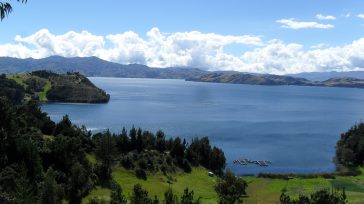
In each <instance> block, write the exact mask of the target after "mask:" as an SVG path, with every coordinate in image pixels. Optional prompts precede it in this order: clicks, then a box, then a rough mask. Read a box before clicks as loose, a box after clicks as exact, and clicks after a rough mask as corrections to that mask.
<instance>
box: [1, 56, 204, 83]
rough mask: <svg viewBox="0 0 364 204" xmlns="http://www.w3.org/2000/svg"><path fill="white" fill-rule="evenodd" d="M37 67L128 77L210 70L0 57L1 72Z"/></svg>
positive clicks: (177, 75) (180, 75)
mask: <svg viewBox="0 0 364 204" xmlns="http://www.w3.org/2000/svg"><path fill="white" fill-rule="evenodd" d="M37 70H48V71H52V72H56V73H66V72H79V73H81V74H83V75H86V76H88V77H93V76H98V77H124V78H159V79H186V78H191V77H196V76H202V75H204V74H206V73H208V72H207V71H204V70H201V69H197V68H188V67H171V68H163V69H162V68H151V67H148V66H146V65H140V64H129V65H123V64H118V63H114V62H109V61H105V60H102V59H100V58H97V57H73V58H65V57H60V56H51V57H47V58H43V59H33V58H28V59H19V58H11V57H0V73H5V74H14V73H28V72H32V71H37Z"/></svg>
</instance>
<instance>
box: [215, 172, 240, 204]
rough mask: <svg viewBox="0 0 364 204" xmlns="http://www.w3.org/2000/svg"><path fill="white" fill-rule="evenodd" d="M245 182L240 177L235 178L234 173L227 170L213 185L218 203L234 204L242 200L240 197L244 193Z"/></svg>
mask: <svg viewBox="0 0 364 204" xmlns="http://www.w3.org/2000/svg"><path fill="white" fill-rule="evenodd" d="M246 187H247V183H246V182H245V181H244V180H243V179H240V178H237V177H236V176H235V175H234V173H232V172H231V171H229V170H228V171H227V172H226V173H225V176H224V178H223V179H220V180H219V181H218V183H217V185H216V186H215V190H216V192H217V194H218V196H219V203H220V204H234V203H237V202H242V197H243V195H245V194H246V193H245V189H246Z"/></svg>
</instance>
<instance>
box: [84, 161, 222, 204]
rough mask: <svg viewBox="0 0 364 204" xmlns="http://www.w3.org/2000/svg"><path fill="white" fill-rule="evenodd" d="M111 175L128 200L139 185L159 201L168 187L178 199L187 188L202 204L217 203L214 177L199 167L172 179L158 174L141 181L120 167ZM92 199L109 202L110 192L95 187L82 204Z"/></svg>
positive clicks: (175, 175)
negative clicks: (199, 198)
mask: <svg viewBox="0 0 364 204" xmlns="http://www.w3.org/2000/svg"><path fill="white" fill-rule="evenodd" d="M112 175H113V178H114V179H115V180H116V182H117V183H119V184H120V186H121V187H122V189H123V193H124V194H125V196H126V197H127V198H128V199H129V198H130V196H131V194H132V190H133V186H134V185H135V184H137V183H139V184H141V185H142V186H143V188H145V189H146V190H148V192H149V195H150V196H152V197H154V196H155V195H156V196H158V198H159V199H163V198H164V192H165V191H166V190H167V189H168V188H169V187H171V188H172V190H173V191H174V192H175V193H176V194H177V195H178V196H179V197H180V196H181V195H182V193H183V190H184V189H185V188H186V187H188V188H189V189H190V190H193V191H194V192H195V198H198V197H201V200H202V202H203V203H207V204H210V203H211V204H215V203H217V194H216V192H215V190H214V185H215V183H216V177H209V176H208V171H207V170H206V169H204V168H201V167H198V168H194V169H193V171H192V173H190V174H188V173H184V172H178V173H175V174H171V177H172V179H171V178H167V177H166V176H164V175H163V174H162V173H161V172H159V173H157V174H154V175H148V179H147V180H141V179H138V178H136V177H135V173H134V171H129V170H126V169H124V168H122V167H116V168H114V169H113V174H112ZM93 197H98V198H103V199H105V200H109V199H110V190H109V189H105V188H101V187H97V188H96V189H94V190H93V191H92V192H91V193H90V195H89V196H87V197H86V198H84V200H83V203H87V202H88V200H89V199H91V198H93Z"/></svg>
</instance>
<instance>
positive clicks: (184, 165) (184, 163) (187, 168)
mask: <svg viewBox="0 0 364 204" xmlns="http://www.w3.org/2000/svg"><path fill="white" fill-rule="evenodd" d="M181 167H182V169H183V171H185V172H186V173H191V171H192V167H191V164H190V162H188V160H187V159H184V160H183V161H182V166H181Z"/></svg>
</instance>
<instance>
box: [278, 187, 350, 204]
mask: <svg viewBox="0 0 364 204" xmlns="http://www.w3.org/2000/svg"><path fill="white" fill-rule="evenodd" d="M279 201H280V203H281V204H346V203H348V201H347V200H346V194H345V189H343V190H342V192H339V191H337V190H331V191H329V190H327V189H323V190H319V191H317V192H314V193H313V194H311V195H310V196H304V195H300V196H299V198H298V199H292V198H290V196H288V195H287V194H286V193H285V192H282V194H281V196H280V199H279Z"/></svg>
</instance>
